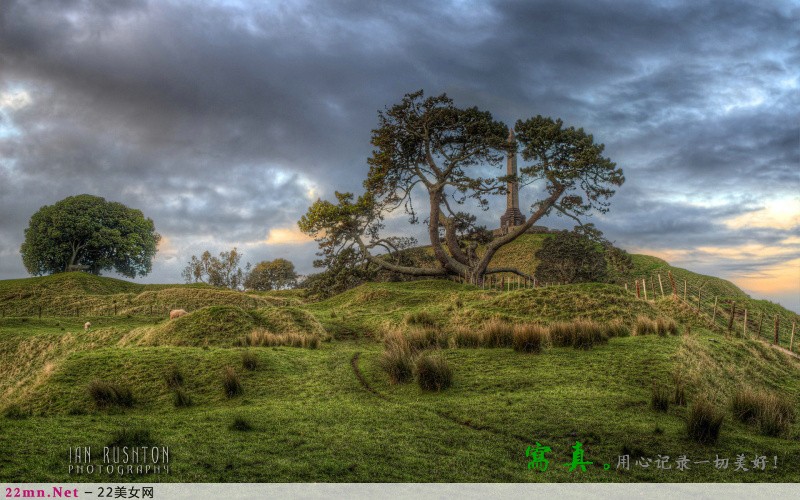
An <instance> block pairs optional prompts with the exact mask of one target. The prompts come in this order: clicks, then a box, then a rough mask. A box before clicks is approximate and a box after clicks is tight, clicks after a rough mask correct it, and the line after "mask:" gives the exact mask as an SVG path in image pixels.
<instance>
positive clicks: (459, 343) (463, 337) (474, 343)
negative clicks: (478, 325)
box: [453, 326, 484, 347]
mask: <svg viewBox="0 0 800 500" xmlns="http://www.w3.org/2000/svg"><path fill="white" fill-rule="evenodd" d="M453 342H454V343H455V346H456V347H483V345H484V340H483V332H481V331H480V330H478V329H474V328H469V327H465V326H462V327H459V328H456V330H455V331H454V332H453Z"/></svg>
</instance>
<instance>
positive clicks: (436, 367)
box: [414, 354, 453, 392]
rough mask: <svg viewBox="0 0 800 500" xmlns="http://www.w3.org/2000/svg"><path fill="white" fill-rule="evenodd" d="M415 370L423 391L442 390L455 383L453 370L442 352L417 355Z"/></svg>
mask: <svg viewBox="0 0 800 500" xmlns="http://www.w3.org/2000/svg"><path fill="white" fill-rule="evenodd" d="M414 371H415V373H416V376H417V382H418V383H419V386H420V388H422V390H423V391H437V392H438V391H441V390H443V389H447V388H448V387H450V385H452V383H453V370H452V369H451V368H450V365H449V364H448V363H447V360H446V359H445V358H444V356H442V355H440V354H435V355H434V354H421V355H419V356H418V357H417V360H416V363H415V366H414Z"/></svg>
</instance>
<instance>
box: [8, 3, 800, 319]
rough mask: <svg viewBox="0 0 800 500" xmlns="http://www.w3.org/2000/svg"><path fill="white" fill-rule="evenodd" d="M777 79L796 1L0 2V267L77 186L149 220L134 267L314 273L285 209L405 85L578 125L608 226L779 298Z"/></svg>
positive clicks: (796, 238)
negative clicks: (612, 188) (224, 254)
mask: <svg viewBox="0 0 800 500" xmlns="http://www.w3.org/2000/svg"><path fill="white" fill-rule="evenodd" d="M799 88H800V2H797V1H770V2H763V1H752V2H750V1H744V2H743V1H739V0H725V1H716V2H704V1H697V0H690V1H685V2H683V1H648V2H631V1H623V0H620V1H613V2H605V1H598V0H588V1H520V2H471V1H451V2H446V1H442V2H431V1H429V0H425V1H404V2H379V1H338V2H325V1H314V2H259V1H252V2H248V1H246V0H238V1H237V0H225V1H207V2H188V1H173V0H158V1H155V0H154V1H146V0H114V1H101V0H65V1H61V2H52V1H47V2H44V1H40V0H24V1H17V0H3V1H2V2H0V279H7V278H17V277H24V276H26V275H27V273H26V271H25V268H24V266H23V265H22V259H21V257H20V254H19V247H20V244H21V243H22V241H23V238H24V230H25V228H26V227H27V225H28V221H29V219H30V217H31V215H32V214H33V213H35V212H36V211H37V210H38V209H39V208H40V207H42V206H44V205H52V204H53V203H55V202H57V201H58V200H61V199H63V198H65V197H67V196H72V195H77V194H82V193H88V194H93V195H97V196H102V197H104V198H105V199H107V200H109V201H119V202H122V203H124V204H125V205H127V206H129V207H132V208H138V209H140V210H142V211H143V212H144V214H145V216H147V217H149V218H151V219H153V221H154V222H155V226H156V230H157V231H158V232H159V233H160V234H161V235H162V237H163V238H162V241H161V245H160V248H159V251H158V253H157V256H156V259H155V261H154V264H153V272H152V273H151V274H150V275H148V276H147V277H145V278H139V279H138V280H137V281H140V282H145V283H150V282H158V283H169V282H180V280H181V276H180V271H181V269H182V268H183V267H184V266H185V264H186V263H187V261H188V260H189V259H190V258H191V256H192V255H193V254H197V255H199V254H200V253H202V252H203V251H204V250H206V249H208V250H210V251H212V252H213V253H218V252H221V251H225V250H229V249H231V248H233V247H237V248H238V249H239V250H240V251H241V252H242V253H243V254H244V257H243V260H246V261H250V262H253V263H255V262H258V261H261V260H265V259H268V260H271V259H274V258H278V257H282V258H287V259H289V260H291V261H292V262H294V263H295V265H296V267H297V269H298V271H300V272H301V273H310V272H313V271H314V268H313V267H312V261H313V259H314V258H315V256H314V254H315V252H316V250H317V246H316V244H315V243H314V242H313V241H311V240H309V239H308V238H307V237H305V236H304V235H303V234H302V233H300V232H299V230H298V229H297V221H298V219H299V218H300V217H301V216H302V215H303V214H304V213H305V211H306V210H307V209H308V207H309V205H310V204H311V203H312V202H313V201H315V200H316V199H317V198H323V199H329V200H332V199H333V193H334V191H337V190H338V191H350V192H355V193H360V192H361V190H362V187H361V182H362V181H363V179H364V177H365V175H366V172H367V170H368V167H367V163H366V160H367V158H368V157H369V156H370V154H371V151H372V147H371V145H370V135H371V130H372V129H373V128H375V127H377V124H378V112H379V111H380V110H384V109H386V108H387V107H389V106H392V105H393V104H396V103H398V102H399V101H400V100H401V99H402V97H403V96H404V95H405V94H406V93H409V92H414V91H416V90H419V89H423V90H424V91H425V94H426V95H439V94H441V93H446V94H447V95H448V96H449V97H451V98H452V99H453V100H454V101H455V104H456V105H457V106H463V107H471V106H477V107H478V108H480V109H484V110H487V111H490V112H491V113H492V114H493V116H494V117H495V118H496V119H499V120H502V121H504V122H505V123H506V124H513V123H514V122H515V121H516V120H517V119H526V118H528V117H531V116H535V115H539V114H541V115H544V116H552V117H554V118H555V117H560V118H561V119H563V120H564V123H565V124H566V125H568V126H575V127H583V128H584V129H585V130H586V131H587V132H589V133H591V134H593V136H594V138H595V140H596V141H597V142H601V143H604V144H605V146H606V149H605V153H606V155H607V156H608V157H609V158H611V159H612V160H613V161H614V162H616V163H617V165H618V166H619V167H621V168H622V169H623V171H624V173H625V177H626V182H625V184H624V185H623V186H622V187H621V188H620V189H619V190H618V191H617V193H616V195H615V196H614V197H613V198H612V200H611V210H610V211H609V212H608V213H607V214H604V215H602V216H595V217H593V218H592V219H590V221H591V222H594V223H595V224H596V225H597V226H598V228H599V229H601V230H602V231H603V232H604V233H605V235H606V236H607V237H608V238H609V239H610V240H612V241H614V242H615V243H616V244H617V245H618V246H620V247H622V248H625V249H626V250H628V251H630V252H634V253H647V254H650V255H655V256H658V257H661V258H664V259H666V260H667V261H668V262H670V263H671V264H673V265H677V266H680V267H685V268H687V269H690V270H692V271H696V272H700V273H704V274H711V275H714V276H719V277H722V278H725V279H729V280H731V281H733V282H734V283H736V284H737V285H739V286H740V287H742V288H743V289H744V290H745V291H747V292H748V293H750V294H751V295H752V296H754V297H757V298H765V299H769V300H772V301H774V302H778V303H780V304H782V305H784V306H786V307H788V308H790V309H793V310H794V311H796V312H800V122H799V120H800V93H799V92H798V90H799ZM521 163H522V162H521ZM501 174H502V173H501V172H498V175H501ZM528 191H530V192H527V191H526V189H523V190H522V191H521V192H520V200H521V204H522V205H523V208H524V207H526V206H529V205H530V204H531V203H533V202H534V201H536V199H537V197H538V196H539V195H541V193H537V192H535V190H534V191H531V190H528ZM504 202H505V201H504V197H503V196H498V200H496V204H493V205H492V207H491V209H490V210H489V211H487V212H478V215H479V217H480V219H479V220H480V222H483V223H484V224H486V225H487V226H488V227H490V228H492V227H496V226H498V225H499V222H498V221H497V220H498V219H499V216H500V215H501V213H502V212H503V210H504ZM570 222H571V221H568V220H565V219H563V218H556V217H553V218H548V219H547V220H544V221H542V223H543V224H544V225H548V226H551V227H555V228H569V227H571V226H572V225H573V224H571V223H570ZM398 227H400V226H398ZM402 229H403V230H405V231H410V232H411V233H410V234H422V228H420V227H405V228H402Z"/></svg>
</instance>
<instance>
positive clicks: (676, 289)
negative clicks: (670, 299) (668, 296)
mask: <svg viewBox="0 0 800 500" xmlns="http://www.w3.org/2000/svg"><path fill="white" fill-rule="evenodd" d="M667 275H668V276H669V282H670V284H671V285H672V295H673V296H674V297H677V296H678V287H676V286H675V278H673V277H672V271H667Z"/></svg>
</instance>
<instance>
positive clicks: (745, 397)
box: [731, 387, 795, 436]
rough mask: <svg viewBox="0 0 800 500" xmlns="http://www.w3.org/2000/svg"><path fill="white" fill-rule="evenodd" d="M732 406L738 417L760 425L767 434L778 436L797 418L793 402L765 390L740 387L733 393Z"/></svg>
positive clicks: (761, 430)
mask: <svg viewBox="0 0 800 500" xmlns="http://www.w3.org/2000/svg"><path fill="white" fill-rule="evenodd" d="M731 406H732V409H733V414H734V416H735V417H736V418H737V419H739V420H740V421H742V422H744V423H749V424H753V423H754V424H756V425H758V429H759V431H760V432H761V434H763V435H765V436H777V435H779V434H781V433H784V432H786V431H788V430H789V427H790V426H791V424H792V422H794V420H795V413H794V406H793V404H792V402H791V401H790V400H789V399H787V398H785V397H781V396H780V395H778V394H775V393H772V392H768V391H765V390H755V389H752V388H750V387H745V388H743V389H740V390H738V391H737V392H736V393H735V394H734V395H733V398H732V400H731Z"/></svg>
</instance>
